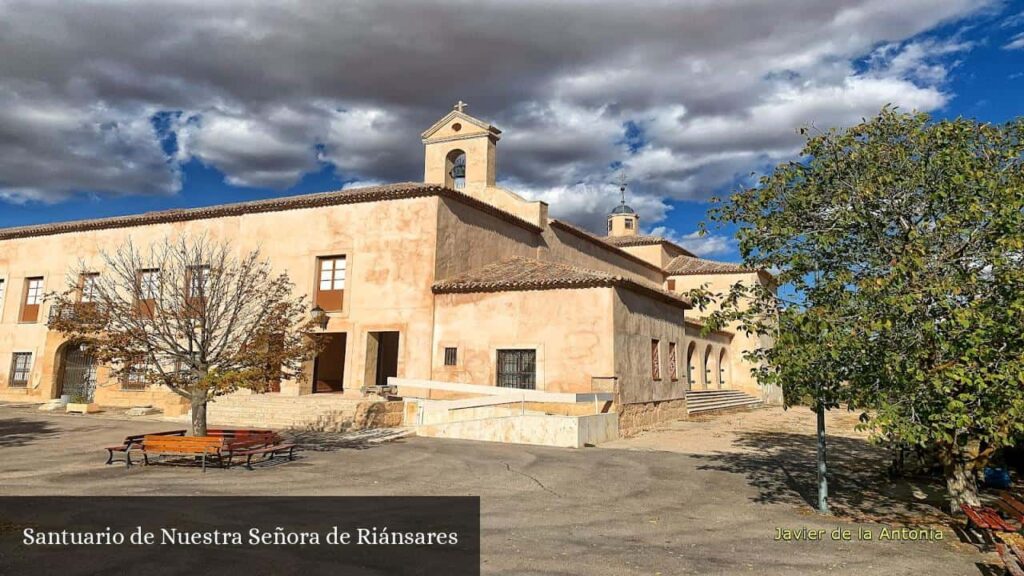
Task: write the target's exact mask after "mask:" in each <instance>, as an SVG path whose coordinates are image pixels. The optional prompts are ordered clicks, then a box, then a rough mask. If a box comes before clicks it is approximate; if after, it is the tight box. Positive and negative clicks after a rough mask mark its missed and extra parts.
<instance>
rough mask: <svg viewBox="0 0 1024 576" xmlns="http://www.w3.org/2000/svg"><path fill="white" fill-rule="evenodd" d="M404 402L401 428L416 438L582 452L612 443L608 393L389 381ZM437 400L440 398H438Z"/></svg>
mask: <svg viewBox="0 0 1024 576" xmlns="http://www.w3.org/2000/svg"><path fill="white" fill-rule="evenodd" d="M388 384H390V385H393V386H397V387H398V390H399V394H400V395H401V396H402V397H403V399H404V400H405V402H406V412H405V420H404V424H405V425H406V426H410V427H414V429H415V430H416V434H417V435H418V436H427V437H432V438H458V439H462V440H480V441H485V442H508V443H513V444H533V445H539V446H560V447H566V448H582V447H584V446H587V445H591V446H592V445H596V444H600V443H602V442H608V441H610V440H615V439H616V438H618V436H619V419H618V414H617V413H615V412H612V411H610V408H611V403H612V400H613V398H614V396H613V395H612V394H610V393H604V392H595V393H581V394H577V393H562V392H543V391H537V390H515V389H509V388H499V387H496V386H484V385H476V384H460V383H454V382H435V381H430V380H410V379H402V378H390V379H389V380H388ZM438 396H441V398H438Z"/></svg>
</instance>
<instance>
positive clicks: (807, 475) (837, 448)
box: [694, 432, 948, 525]
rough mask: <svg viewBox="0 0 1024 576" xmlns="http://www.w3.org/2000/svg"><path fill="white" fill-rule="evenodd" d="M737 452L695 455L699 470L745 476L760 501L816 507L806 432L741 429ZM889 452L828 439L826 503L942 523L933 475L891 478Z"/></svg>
mask: <svg viewBox="0 0 1024 576" xmlns="http://www.w3.org/2000/svg"><path fill="white" fill-rule="evenodd" d="M735 446H736V447H737V448H742V449H743V450H742V451H740V452H730V453H717V454H709V455H695V456H694V457H695V458H697V459H700V460H703V461H704V464H702V465H701V466H700V468H701V469H703V470H717V471H722V472H732V473H736V474H743V475H744V476H746V478H747V481H748V482H749V483H750V485H751V486H753V487H755V488H757V491H758V493H757V495H756V496H754V497H753V500H754V501H755V502H759V503H783V504H791V505H796V506H800V507H805V506H806V507H808V508H811V509H813V508H816V507H817V489H818V476H817V468H816V462H817V442H816V438H815V437H814V436H811V435H806V434H792V433H779V432H745V433H742V434H740V435H739V437H738V439H737V440H736V442H735ZM886 458H887V454H886V452H885V451H884V450H882V449H880V448H878V447H877V446H873V445H872V444H870V443H869V442H868V441H866V440H862V439H858V438H847V437H830V438H829V439H828V464H829V505H830V508H831V511H832V513H833V514H835V515H837V516H841V517H849V518H851V519H855V520H861V521H874V522H887V523H893V524H906V525H921V524H925V523H946V522H948V517H947V516H945V514H943V512H942V511H941V506H942V505H943V500H942V495H943V490H942V486H941V485H939V483H938V482H937V481H936V480H935V479H931V478H913V479H897V480H892V479H890V478H889V476H888V475H887V474H886Z"/></svg>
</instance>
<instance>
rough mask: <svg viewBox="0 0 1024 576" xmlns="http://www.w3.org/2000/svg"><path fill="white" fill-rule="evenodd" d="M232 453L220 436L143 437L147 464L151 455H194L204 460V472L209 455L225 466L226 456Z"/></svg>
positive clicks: (143, 451)
mask: <svg viewBox="0 0 1024 576" xmlns="http://www.w3.org/2000/svg"><path fill="white" fill-rule="evenodd" d="M225 453H226V454H227V455H230V450H229V449H228V446H227V445H226V444H225V442H224V438H222V437H219V436H165V435H149V436H145V437H144V438H143V439H142V457H143V459H144V460H145V462H146V464H147V465H148V464H149V456H150V455H151V454H152V455H159V456H192V457H196V458H199V459H201V460H202V467H203V472H206V460H207V458H208V457H213V458H216V459H217V463H218V464H219V465H220V466H221V467H223V466H224V463H225V459H224V456H225V455H226V454H225Z"/></svg>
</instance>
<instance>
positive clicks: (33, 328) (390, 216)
mask: <svg viewBox="0 0 1024 576" xmlns="http://www.w3.org/2000/svg"><path fill="white" fill-rule="evenodd" d="M500 139H501V131H500V130H498V129H497V128H495V127H494V126H491V125H490V124H488V123H486V122H484V121H482V120H479V119H477V118H474V117H472V116H470V115H469V114H467V113H465V112H464V110H463V109H462V105H461V103H460V105H457V106H456V108H455V109H453V110H452V111H451V112H449V113H448V114H447V115H445V116H444V117H443V118H441V119H440V120H438V121H437V122H436V123H435V124H434V125H433V126H431V127H430V128H428V129H427V130H426V131H425V132H423V134H422V142H423V146H424V177H423V182H412V183H401V184H390V185H383V186H372V187H365V188H355V189H345V190H341V191H335V192H324V193H318V194H309V195H302V196H291V197H282V198H274V199H270V200H261V201H254V202H245V203H239V204H227V205H221V206H212V207H205V208H194V209H185V210H167V211H162V212H152V213H145V214H139V215H133V216H124V217H114V218H102V219H94V220H82V221H75V222H60V223H53V224H45V225H38V226H25V227H18V228H6V229H0V400H7V401H21V402H40V403H41V402H46V401H48V400H51V399H54V398H59V397H61V396H66V395H72V394H73V395H77V396H84V397H86V398H87V399H88V400H90V401H93V402H95V403H97V404H99V405H101V406H138V405H152V406H155V407H158V408H161V409H163V410H164V411H165V413H167V414H169V415H173V414H181V413H183V412H184V411H187V410H188V406H187V405H186V404H184V403H183V401H182V399H181V398H179V397H178V396H176V395H175V394H173V393H172V392H170V391H168V390H165V389H161V388H159V387H151V386H146V385H145V384H140V383H137V382H130V381H115V380H113V379H112V378H110V377H108V375H107V371H106V370H105V369H104V367H103V366H97V365H96V363H95V362H94V361H93V360H92V359H91V358H90V357H89V354H88V349H87V348H83V347H82V346H81V345H80V344H78V343H75V342H68V341H66V340H65V339H64V338H63V336H62V335H61V334H60V333H58V332H56V331H53V330H50V329H49V328H48V326H47V320H48V313H49V311H48V303H47V301H46V300H45V297H44V296H45V294H47V293H49V292H53V291H62V290H63V289H64V287H65V286H66V285H67V275H68V274H69V273H70V272H71V271H72V270H75V269H78V265H79V262H80V261H81V262H85V264H86V265H87V266H89V265H93V266H95V268H96V269H95V270H93V271H92V272H93V273H95V274H103V273H104V270H103V269H102V266H101V258H100V253H101V251H103V250H108V251H109V250H114V249H116V247H117V246H119V245H121V244H122V243H124V242H125V241H126V240H128V239H129V238H130V239H131V240H132V242H133V243H134V244H135V245H144V244H147V243H150V242H157V241H160V240H162V239H164V238H166V237H176V236H179V235H205V236H206V237H207V238H209V239H212V240H218V239H226V240H230V241H231V243H232V245H233V246H234V247H236V248H237V249H238V250H239V251H248V250H251V249H253V248H256V247H257V246H259V247H260V249H261V251H262V254H263V256H264V257H266V258H267V259H268V260H269V261H270V263H271V264H272V265H273V266H274V267H275V268H276V269H278V270H279V271H284V272H287V273H288V274H289V276H290V277H291V279H292V281H293V282H295V284H296V286H297V287H298V288H299V289H300V290H302V291H303V292H305V293H307V294H308V295H309V300H310V301H311V302H312V303H313V304H315V305H316V306H317V307H318V308H319V309H320V310H323V311H324V312H325V314H326V318H325V321H324V323H323V325H324V328H323V330H324V332H325V333H327V335H328V344H327V346H326V347H325V348H324V349H323V351H322V352H320V353H319V355H318V356H317V357H316V358H312V359H310V362H309V363H308V369H307V371H306V375H305V377H303V378H300V379H297V380H294V381H286V382H282V383H281V384H280V386H279V390H277V391H275V392H271V393H268V394H264V395H261V396H265V397H267V401H271V399H272V400H273V401H274V402H276V404H275V406H277V407H278V408H275V409H276V410H288V409H289V408H288V407H289V406H296V407H298V406H300V405H301V406H304V407H305V406H309V405H311V404H313V405H315V404H316V403H317V402H330V401H331V400H330V399H331V398H338V397H341V398H362V397H363V395H364V394H365V392H366V391H367V390H368V389H373V388H379V387H382V386H386V385H388V384H395V383H398V384H399V395H401V385H402V384H403V383H406V384H408V383H409V382H421V383H424V386H428V384H427V383H435V384H437V383H440V384H444V383H448V384H452V385H456V384H457V385H460V386H461V387H458V386H456V387H450V388H452V389H457V390H461V391H464V390H466V388H465V386H474V387H490V388H494V387H498V388H508V389H514V390H527V391H538V392H550V393H568V394H577V395H578V394H590V393H601V394H604V395H605V396H601V398H608V397H612V398H614V401H613V402H610V408H605V409H604V410H605V411H612V412H615V413H618V414H619V415H620V418H623V417H629V415H630V414H632V415H633V416H635V415H636V414H639V413H643V414H647V415H648V416H649V417H648V419H647V420H649V421H653V420H666V419H671V418H680V417H685V416H686V414H687V413H688V412H693V411H695V410H699V409H704V408H709V407H710V408H716V407H722V405H723V404H722V403H723V402H725V404H726V405H729V404H730V402H731V403H732V404H737V403H739V404H743V403H747V404H750V403H759V402H763V401H767V400H770V399H771V397H772V392H771V391H769V390H764V389H761V388H760V387H759V386H758V384H757V383H756V381H754V380H753V379H752V377H751V374H750V368H751V367H750V366H749V365H747V364H746V363H745V362H744V359H743V351H744V350H746V349H750V348H751V347H753V346H755V345H756V344H757V343H756V341H753V340H752V339H751V338H749V337H747V336H746V335H745V334H742V333H738V332H735V331H718V332H712V333H710V334H706V335H702V334H701V325H700V317H699V314H698V313H697V311H695V310H693V309H692V307H691V305H690V304H689V302H688V301H687V300H686V298H684V297H683V296H681V293H682V292H685V291H686V290H688V289H690V288H694V287H698V286H701V285H705V284H707V285H710V286H711V288H712V289H717V290H720V291H724V290H726V289H727V288H728V286H730V285H732V284H733V283H734V282H736V281H739V280H742V281H745V282H761V283H765V282H769V281H770V278H769V277H768V276H767V275H766V274H764V273H762V272H758V271H754V270H748V269H745V268H743V267H742V266H740V265H737V264H729V263H723V262H715V261H711V260H706V259H703V258H699V257H697V256H695V255H694V254H692V253H691V252H689V251H687V250H686V249H685V248H683V247H682V246H679V245H678V244H676V243H673V242H671V241H668V240H666V239H664V238H661V237H657V236H648V235H643V234H641V233H640V215H639V214H637V213H636V212H635V211H634V210H633V209H631V208H630V207H629V206H628V205H627V204H626V202H625V199H624V198H623V201H622V202H621V203H620V204H619V205H618V206H615V207H614V209H612V210H611V213H610V214H609V216H608V229H607V235H606V236H598V235H595V234H593V233H591V232H589V231H587V230H584V229H581V228H579V227H577V226H574V225H572V224H570V223H568V222H565V221H562V220H559V219H556V218H551V217H550V216H549V214H548V205H547V204H545V203H544V202H537V201H529V200H526V199H524V198H522V197H520V196H519V195H517V194H515V193H514V192H513V191H510V190H506V189H505V188H502V187H501V186H498V185H497V146H498V142H499V141H500ZM436 388H437V389H441V390H443V389H444V388H445V387H444V386H442V385H437V386H436ZM724 391H728V393H724ZM608 395H611V396H608ZM594 397H595V398H597V396H594ZM538 398H540V397H539V396H538ZM218 402H219V401H218ZM215 404H216V403H215ZM213 414H215V411H214V412H211V418H212V417H213Z"/></svg>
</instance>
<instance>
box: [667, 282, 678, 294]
mask: <svg viewBox="0 0 1024 576" xmlns="http://www.w3.org/2000/svg"><path fill="white" fill-rule="evenodd" d="M666 284H667V285H668V291H669V292H675V291H676V281H675V280H669V281H668V282H667V283H666Z"/></svg>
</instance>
